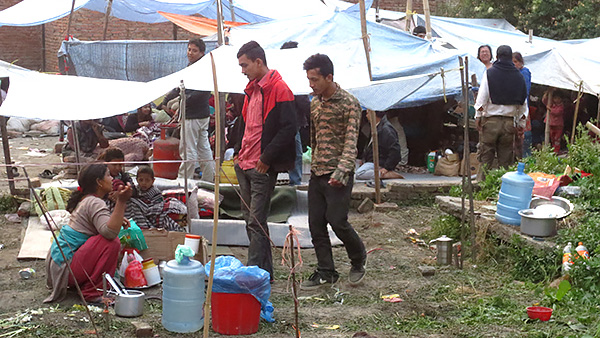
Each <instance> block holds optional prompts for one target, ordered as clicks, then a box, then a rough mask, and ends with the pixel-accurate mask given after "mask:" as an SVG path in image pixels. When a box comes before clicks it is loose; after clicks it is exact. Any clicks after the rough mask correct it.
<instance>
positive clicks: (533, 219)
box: [519, 209, 556, 237]
mask: <svg viewBox="0 0 600 338" xmlns="http://www.w3.org/2000/svg"><path fill="white" fill-rule="evenodd" d="M519 215H521V232H522V233H524V234H526V235H530V236H538V237H548V236H554V235H556V218H555V217H547V216H546V217H545V216H544V215H539V214H537V213H536V210H535V209H524V210H519Z"/></svg>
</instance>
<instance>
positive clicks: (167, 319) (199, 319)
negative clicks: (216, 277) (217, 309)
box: [162, 257, 205, 333]
mask: <svg viewBox="0 0 600 338" xmlns="http://www.w3.org/2000/svg"><path fill="white" fill-rule="evenodd" d="M204 276H205V274H204V267H203V266H202V264H201V263H200V262H198V261H196V260H193V259H191V260H190V259H188V258H187V257H185V259H184V260H182V262H181V264H180V263H178V262H177V261H176V260H174V259H173V260H170V261H169V262H168V263H167V266H165V268H164V270H163V278H164V280H163V287H162V289H163V294H162V295H163V296H162V299H163V309H162V310H163V312H162V324H163V326H164V328H165V329H167V330H168V331H171V332H178V333H186V332H196V331H198V330H200V329H201V328H202V327H203V326H204V315H203V307H204Z"/></svg>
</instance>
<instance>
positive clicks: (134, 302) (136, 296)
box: [115, 290, 146, 317]
mask: <svg viewBox="0 0 600 338" xmlns="http://www.w3.org/2000/svg"><path fill="white" fill-rule="evenodd" d="M145 296H146V295H145V294H144V293H143V292H142V291H137V290H127V294H120V295H117V297H116V300H115V314H116V315H117V316H119V317H139V316H141V315H142V313H144V297H145Z"/></svg>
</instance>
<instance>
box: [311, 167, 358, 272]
mask: <svg viewBox="0 0 600 338" xmlns="http://www.w3.org/2000/svg"><path fill="white" fill-rule="evenodd" d="M330 176H331V175H330V174H327V175H323V176H316V175H314V174H312V175H311V176H310V182H309V184H308V226H309V229H310V235H311V237H312V243H313V245H314V246H315V253H316V255H317V262H318V267H317V271H318V272H319V274H320V275H321V278H332V277H333V276H338V273H337V271H336V270H335V265H334V262H333V254H332V251H331V241H330V240H329V233H328V231H327V224H328V223H329V224H330V225H331V228H332V229H333V232H335V234H336V236H337V237H338V238H339V239H340V240H341V241H342V242H343V243H344V246H345V247H346V252H347V253H348V258H350V262H351V263H352V265H353V266H361V265H362V264H364V263H365V261H366V259H367V253H366V251H365V245H364V244H363V242H362V240H361V239H360V237H359V236H358V234H357V233H356V231H354V228H352V225H350V223H348V209H349V207H350V194H351V193H352V185H353V183H354V178H353V177H352V176H354V175H351V176H350V179H349V180H348V183H347V184H346V185H345V186H343V187H332V186H330V185H329V183H328V181H329V178H330Z"/></svg>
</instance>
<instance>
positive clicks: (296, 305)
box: [290, 224, 300, 338]
mask: <svg viewBox="0 0 600 338" xmlns="http://www.w3.org/2000/svg"><path fill="white" fill-rule="evenodd" d="M290 265H291V266H292V295H293V296H294V325H296V330H295V331H296V338H300V327H299V326H298V324H299V323H298V289H297V285H296V263H295V262H294V230H293V227H292V225H291V224H290Z"/></svg>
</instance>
